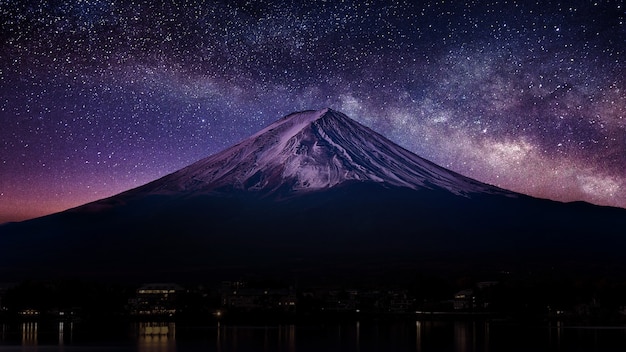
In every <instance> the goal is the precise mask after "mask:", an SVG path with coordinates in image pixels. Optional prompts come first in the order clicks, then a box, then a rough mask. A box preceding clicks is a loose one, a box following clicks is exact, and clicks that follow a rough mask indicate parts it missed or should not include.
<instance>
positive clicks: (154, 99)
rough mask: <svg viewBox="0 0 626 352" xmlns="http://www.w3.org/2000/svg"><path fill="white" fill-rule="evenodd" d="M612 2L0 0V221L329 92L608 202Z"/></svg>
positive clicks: (440, 150)
mask: <svg viewBox="0 0 626 352" xmlns="http://www.w3.org/2000/svg"><path fill="white" fill-rule="evenodd" d="M625 10H626V8H625V5H624V2H623V1H600V0H598V1H560V2H559V1H536V2H532V1H521V0H520V1H513V0H509V1H469V2H462V1H451V0H448V1H443V0H442V1H426V2H420V1H406V2H403V1H385V2H381V1H319V2H312V3H310V4H307V5H302V4H300V3H299V2H293V3H289V2H284V3H283V2H271V1H193V0H190V1H185V0H177V1H174V0H170V1H147V0H146V1H113V0H77V1H55V0H50V1H41V0H39V1H37V0H32V1H17V2H16V1H8V0H0V23H2V30H1V32H0V36H1V40H0V88H1V89H0V123H1V126H0V141H1V143H0V222H3V221H10V220H21V219H26V218H30V217H33V216H39V215H43V214H47V213H50V212H55V211H60V210H63V209H66V208H68V207H72V206H77V205H80V204H82V203H85V202H88V201H92V200H96V199H100V198H103V197H106V196H110V195H113V194H116V193H119V192H121V191H124V190H126V189H129V188H132V187H135V186H138V185H141V184H143V183H146V182H148V181H151V180H153V179H156V178H158V177H160V176H162V175H165V174H167V173H170V172H172V171H175V170H177V169H179V168H181V167H183V166H186V165H188V164H190V163H192V162H194V161H196V160H198V159H200V158H203V157H206V156H208V155H211V154H213V153H216V152H218V151H220V150H222V149H224V148H226V147H228V146H230V145H232V144H234V143H236V142H238V141H240V140H242V139H243V138H246V137H247V136H249V135H251V134H253V133H254V132H256V131H257V130H259V129H261V128H263V127H264V126H266V125H268V124H270V123H271V122H272V121H274V120H276V119H278V118H280V117H282V116H284V115H286V114H288V113H290V112H293V111H300V110H307V109H321V108H324V107H331V108H333V109H335V110H339V111H342V112H344V113H346V114H347V115H348V116H350V117H352V118H353V119H355V120H357V121H359V122H361V123H363V124H365V125H367V126H369V127H371V128H373V129H374V130H376V131H377V132H379V133H381V134H383V135H385V136H387V137H388V138H390V139H391V140H393V141H395V142H396V143H398V144H400V145H402V146H404V147H405V148H407V149H409V150H411V151H413V152H415V153H417V154H418V155H420V156H422V157H425V158H427V159H429V160H432V161H434V162H436V163H438V164H440V165H442V166H444V167H447V168H449V169H452V170H454V171H457V172H460V173H462V174H464V175H467V176H470V177H473V178H476V179H478V180H481V181H483V182H487V183H490V184H494V185H498V186H500V187H503V188H507V189H512V190H515V191H518V192H523V193H527V194H530V195H533V196H537V197H544V198H551V199H555V200H560V201H573V200H585V201H589V202H593V203H596V204H603V205H613V206H620V207H626V171H624V170H626V64H625V62H624V57H625V55H626V53H625V51H626V24H625V23H624V21H625V20H626V12H625Z"/></svg>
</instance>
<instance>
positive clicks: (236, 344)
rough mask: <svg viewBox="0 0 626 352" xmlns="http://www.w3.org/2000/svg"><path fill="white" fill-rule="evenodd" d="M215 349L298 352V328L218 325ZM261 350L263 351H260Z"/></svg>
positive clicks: (219, 350)
mask: <svg viewBox="0 0 626 352" xmlns="http://www.w3.org/2000/svg"><path fill="white" fill-rule="evenodd" d="M214 336H215V347H216V351H217V352H222V351H233V352H236V351H249V350H251V349H252V350H262V351H285V352H295V351H296V326H295V325H293V324H289V325H278V326H262V327H254V326H228V325H223V324H221V323H220V322H218V323H217V328H216V332H215V335H214ZM260 348H261V349H260Z"/></svg>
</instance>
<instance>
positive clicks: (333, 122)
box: [138, 108, 513, 195]
mask: <svg viewBox="0 0 626 352" xmlns="http://www.w3.org/2000/svg"><path fill="white" fill-rule="evenodd" d="M349 181H357V182H374V183H378V184H380V185H384V186H388V187H406V188H411V189H414V190H417V189H421V188H429V189H430V188H441V189H445V190H448V191H449V192H452V193H453V194H457V195H468V194H471V193H491V194H504V193H508V194H510V195H512V194H513V193H510V192H505V191H504V190H501V189H498V188H496V187H493V186H488V185H485V184H483V183H480V182H477V181H475V180H472V179H469V178H467V177H464V176H462V175H459V174H457V173H454V172H452V171H450V170H447V169H444V168H442V167H439V166H437V165H435V164H433V163H432V162H429V161H427V160H425V159H422V158H420V157H418V156H417V155H415V154H413V153H411V152H409V151H407V150H405V149H403V148H402V147H400V146H398V145H396V144H395V143H393V142H391V141H390V140H388V139H387V138H385V137H383V136H381V135H380V134H378V133H376V132H374V131H372V130H371V129H369V128H367V127H365V126H363V125H361V124H359V123H357V122H356V121H354V120H352V119H350V118H349V117H347V116H346V115H344V114H342V113H340V112H337V111H334V110H331V109H328V108H327V109H323V110H318V111H304V112H298V113H293V114H290V115H288V116H286V117H284V118H282V119H280V120H278V121H276V122H274V123H273V124H271V125H270V126H268V127H266V128H265V129H263V130H261V131H259V132H258V133H256V134H254V135H253V136H251V137H249V138H248V139H246V140H244V141H242V142H240V143H239V144H237V145H235V146H233V147H231V148H228V149H226V150H224V151H222V152H220V153H217V154H215V155H213V156H210V157H207V158H205V159H203V160H200V161H198V162H196V163H194V164H192V165H190V166H188V167H185V168H184V169H182V170H180V171H177V172H174V173H173V174H170V175H168V176H165V177H163V178H161V179H159V180H157V181H155V182H152V183H150V184H148V185H146V186H144V187H141V188H140V189H139V190H138V191H140V192H151V193H161V194H167V193H178V192H209V191H214V192H231V191H233V190H240V191H251V192H258V193H263V194H275V193H277V192H278V193H280V194H285V193H302V192H307V191H317V190H323V189H327V188H331V187H334V186H337V185H340V184H343V183H345V182H349Z"/></svg>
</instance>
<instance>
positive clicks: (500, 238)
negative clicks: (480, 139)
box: [0, 109, 626, 280]
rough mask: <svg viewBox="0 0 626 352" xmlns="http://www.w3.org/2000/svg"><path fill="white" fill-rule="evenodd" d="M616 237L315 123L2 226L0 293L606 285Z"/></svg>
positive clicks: (284, 123)
mask: <svg viewBox="0 0 626 352" xmlns="http://www.w3.org/2000/svg"><path fill="white" fill-rule="evenodd" d="M625 225H626V211H625V210H623V209H617V208H609V207H599V206H594V205H591V204H587V203H569V204H566V203H560V202H554V201H549V200H543V199H536V198H532V197H529V196H525V195H522V194H518V193H515V192H511V191H507V190H504V189H501V188H498V187H495V186H491V185H487V184H484V183H481V182H478V181H476V180H473V179H470V178H467V177H465V176H462V175H460V174H457V173H455V172H453V171H450V170H447V169H445V168H442V167H440V166H438V165H436V164H434V163H432V162H430V161H428V160H425V159H423V158H421V157H419V156H417V155H415V154H413V153H411V152H409V151H407V150H406V149H403V148H402V147H400V146H398V145H396V144H394V143H393V142H391V141H389V140H388V139H386V138H385V137H383V136H381V135H380V134H378V133H376V132H374V131H372V130H371V129H369V128H367V127H365V126H363V125H361V124H359V123H357V122H355V121H354V120H351V119H350V118H348V117H347V116H346V115H344V114H342V113H340V112H337V111H334V110H331V109H323V110H318V111H304V112H298V113H293V114H291V115H288V116H286V117H284V118H282V119H280V120H278V121H276V122H274V123H273V124H271V125H269V126H268V127H266V128H265V129H263V130H261V131H259V132H258V133H256V134H254V135H253V136H251V137H249V138H247V139H245V140H243V141H242V142H240V143H239V144H237V145H235V146H233V147H230V148H228V149H226V150H224V151H222V152H220V153H217V154H214V155H212V156H209V157H207V158H205V159H202V160H200V161H198V162H196V163H193V164H191V165H189V166H187V167H185V168H183V169H181V170H179V171H176V172H174V173H172V174H169V175H167V176H164V177H162V178H160V179H158V180H155V181H153V182H150V183H148V184H146V185H143V186H140V187H138V188H135V189H132V190H129V191H126V192H124V193H121V194H118V195H115V196H113V197H110V198H107V199H103V200H99V201H96V202H93V203H89V204H86V205H83V206H80V207H77V208H74V209H70V210H67V211H64V212H61V213H57V214H53V215H50V216H46V217H42V218H38V219H34V220H30V221H26V222H22V223H14V224H6V225H3V226H0V277H3V278H4V279H5V280H7V279H24V278H46V277H108V278H120V277H123V278H136V279H142V280H145V279H155V280H182V279H183V278H184V279H188V280H204V279H207V278H209V277H212V278H215V277H221V278H232V277H234V276H241V275H259V276H264V275H298V276H300V277H318V278H320V277H324V278H328V277H334V278H336V279H338V280H340V279H341V278H342V277H354V276H355V275H357V276H389V275H397V276H402V275H405V274H407V273H411V272H414V271H416V270H444V271H445V270H451V271H455V270H470V268H473V269H472V270H509V269H512V268H514V269H515V268H517V269H519V268H524V269H526V268H531V267H536V268H544V267H548V266H549V267H552V268H553V267H555V266H560V267H563V268H566V269H568V270H569V269H571V270H588V269H589V268H590V267H592V266H593V267H596V268H597V267H602V268H608V267H611V268H613V269H616V268H626V260H624V259H622V256H621V253H623V249H625V248H626V240H625V238H624V236H623V234H622V229H623V228H624V227H625ZM616 270H617V269H616Z"/></svg>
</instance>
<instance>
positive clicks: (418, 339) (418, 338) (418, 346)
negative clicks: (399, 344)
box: [415, 320, 422, 352]
mask: <svg viewBox="0 0 626 352" xmlns="http://www.w3.org/2000/svg"><path fill="white" fill-rule="evenodd" d="M415 351H416V352H422V322H421V321H419V320H418V321H416V322H415Z"/></svg>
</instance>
